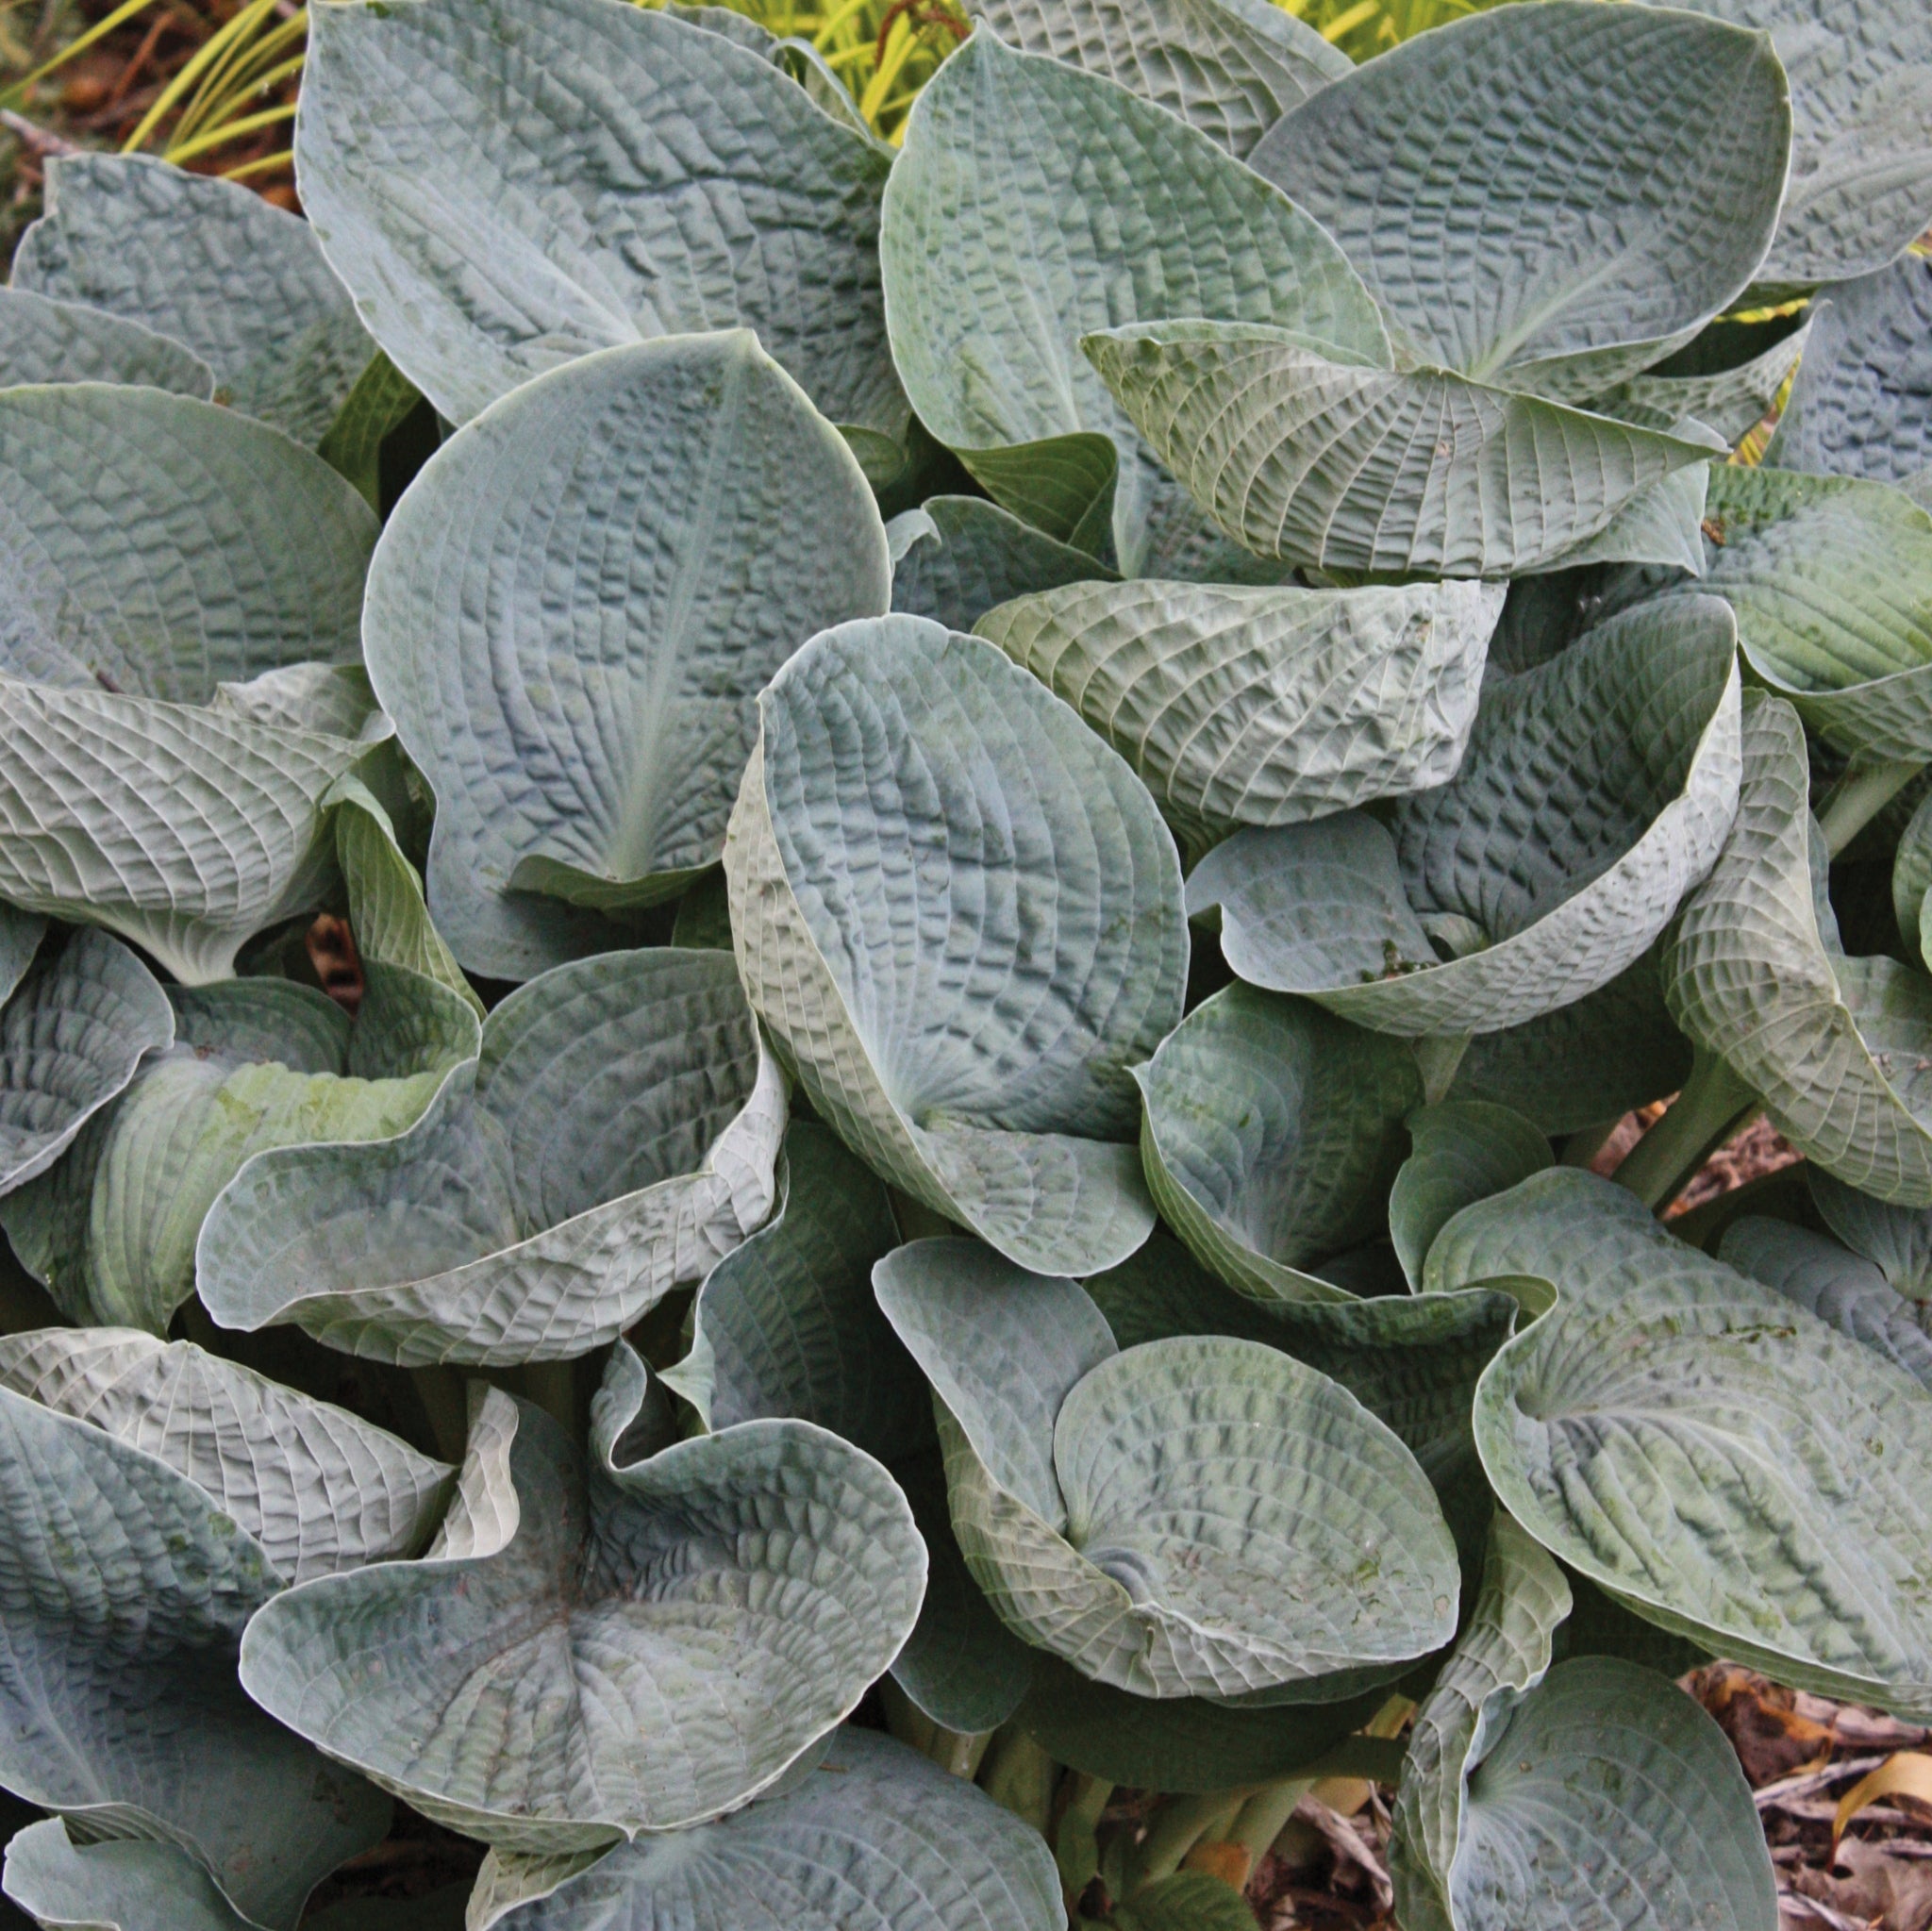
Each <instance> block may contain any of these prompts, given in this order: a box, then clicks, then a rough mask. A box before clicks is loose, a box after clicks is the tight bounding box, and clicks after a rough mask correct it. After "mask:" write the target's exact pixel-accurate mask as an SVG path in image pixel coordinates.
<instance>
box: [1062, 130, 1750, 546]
mask: <svg viewBox="0 0 1932 1931" xmlns="http://www.w3.org/2000/svg"><path fill="white" fill-rule="evenodd" d="M1318 98H1319V96H1318ZM1080 347H1081V351H1082V353H1083V354H1084V355H1085V356H1086V358H1087V359H1088V360H1089V361H1090V362H1091V363H1092V365H1093V367H1094V369H1095V371H1097V373H1098V375H1099V376H1100V379H1101V380H1102V381H1103V382H1104V383H1105V384H1106V386H1107V388H1108V391H1110V392H1111V394H1112V396H1113V397H1114V399H1115V401H1116V402H1117V403H1118V405H1119V407H1120V408H1121V409H1123V410H1124V412H1125V414H1126V416H1127V417H1128V419H1129V420H1130V421H1131V422H1132V423H1133V424H1134V426H1135V427H1136V428H1137V429H1139V431H1140V432H1141V435H1142V436H1144V437H1145V438H1146V439H1147V441H1148V443H1149V444H1150V445H1151V447H1152V448H1153V450H1154V452H1155V454H1156V455H1157V456H1158V458H1160V459H1161V461H1163V462H1164V463H1166V464H1167V465H1168V467H1169V468H1170V469H1171V470H1172V471H1173V472H1174V475H1175V476H1176V477H1177V478H1178V479H1179V482H1180V484H1181V487H1182V488H1183V489H1185V490H1186V491H1188V493H1189V494H1190V495H1191V496H1192V498H1193V499H1194V501H1195V502H1196V503H1197V504H1198V505H1199V506H1200V508H1201V509H1202V511H1203V512H1204V514H1205V515H1206V516H1207V517H1208V520H1209V521H1210V522H1211V523H1212V524H1214V525H1215V527H1216V528H1218V529H1220V530H1222V531H1224V533H1225V534H1226V535H1227V536H1229V537H1231V538H1232V539H1233V540H1234V541H1236V542H1238V543H1240V544H1241V545H1242V547H1243V548H1245V549H1248V550H1252V551H1254V552H1255V553H1256V554H1257V555H1258V556H1262V557H1275V558H1283V559H1284V560H1286V561H1289V562H1292V563H1300V564H1313V565H1320V566H1323V567H1325V568H1330V569H1338V570H1375V571H1399V572H1417V573H1420V574H1424V575H1431V576H1515V575H1521V574H1525V573H1527V572H1531V571H1536V570H1541V569H1545V568H1549V567H1552V566H1554V565H1556V564H1557V563H1558V562H1560V561H1562V560H1563V559H1565V558H1567V557H1568V556H1569V555H1570V553H1572V552H1574V551H1577V550H1579V549H1581V548H1582V547H1583V546H1585V545H1591V546H1592V547H1591V554H1592V555H1594V556H1597V557H1600V558H1602V557H1607V556H1618V557H1624V558H1632V559H1633V560H1641V561H1651V560H1657V561H1663V562H1674V561H1675V560H1676V558H1677V545H1676V543H1675V541H1674V537H1673V540H1672V541H1670V542H1669V543H1668V544H1667V545H1666V546H1665V547H1664V554H1663V555H1662V556H1661V557H1656V556H1654V552H1655V551H1656V549H1657V547H1658V546H1657V544H1656V542H1655V541H1651V540H1652V539H1654V537H1655V536H1656V534H1657V530H1656V528H1655V524H1654V520H1648V519H1640V520H1639V522H1638V523H1635V524H1632V525H1631V533H1632V534H1633V535H1634V536H1635V537H1636V538H1637V539H1638V540H1637V541H1631V542H1628V543H1618V542H1615V541H1607V532H1609V531H1610V529H1611V526H1612V524H1615V523H1616V521H1617V519H1618V517H1619V515H1620V513H1622V512H1624V511H1625V510H1626V509H1629V508H1631V506H1633V505H1635V504H1638V503H1639V500H1640V499H1641V497H1642V496H1643V495H1644V493H1645V492H1646V491H1651V490H1653V489H1655V488H1656V487H1657V486H1658V485H1659V484H1662V483H1664V482H1665V481H1666V480H1667V479H1668V478H1670V476H1671V475H1672V474H1673V473H1674V471H1678V470H1681V469H1684V468H1686V467H1687V466H1689V465H1691V464H1693V463H1707V462H1708V461H1709V459H1710V455H1711V452H1710V449H1709V447H1708V445H1707V443H1706V442H1704V441H1693V440H1691V438H1689V437H1687V436H1672V435H1666V434H1664V433H1663V432H1661V431H1659V430H1656V429H1646V428H1641V427H1639V426H1637V425H1636V424H1629V423H1620V422H1617V421H1614V420H1613V419H1611V418H1610V417H1608V416H1599V415H1592V414H1591V413H1589V412H1588V411H1586V410H1583V409H1576V408H1569V407H1567V406H1566V405H1563V404H1559V403H1554V402H1547V401H1544V400H1543V399H1542V398H1541V397H1540V396H1534V395H1524V394H1519V393H1516V392H1514V391H1508V390H1504V389H1498V388H1494V387H1491V385H1489V384H1487V383H1482V382H1477V381H1474V380H1472V379H1471V378H1469V377H1468V376H1464V375H1456V374H1453V373H1451V372H1448V371H1445V370H1440V369H1430V368H1422V369H1416V370H1393V369H1391V368H1390V367H1389V366H1388V365H1387V364H1386V362H1385V363H1382V364H1379V365H1378V364H1376V363H1374V362H1373V361H1371V360H1369V359H1368V358H1362V359H1360V360H1358V361H1353V362H1351V361H1347V360H1344V359H1343V358H1341V357H1340V356H1339V355H1338V354H1337V352H1336V351H1335V350H1334V349H1332V348H1330V347H1328V346H1327V345H1325V344H1324V343H1323V342H1321V341H1311V340H1309V339H1308V336H1307V331H1306V330H1305V329H1300V328H1281V327H1269V326H1265V325H1259V324H1256V323H1252V322H1244V321H1242V322H1221V321H1208V322H1192V321H1171V322H1170V321H1149V322H1147V323H1145V324H1142V325H1139V326H1124V327H1123V326H1115V327H1112V328H1110V329H1106V330H1102V329H1098V328H1095V329H1092V330H1090V331H1089V332H1088V333H1086V334H1085V335H1084V336H1083V338H1082V341H1081V343H1080ZM1666 534H1670V530H1669V526H1668V524H1667V526H1666Z"/></svg>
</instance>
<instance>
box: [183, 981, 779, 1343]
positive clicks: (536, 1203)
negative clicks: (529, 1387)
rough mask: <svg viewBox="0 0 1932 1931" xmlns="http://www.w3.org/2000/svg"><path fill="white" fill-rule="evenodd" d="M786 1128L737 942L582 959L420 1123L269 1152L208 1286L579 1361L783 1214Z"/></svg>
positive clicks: (335, 1320)
mask: <svg viewBox="0 0 1932 1931" xmlns="http://www.w3.org/2000/svg"><path fill="white" fill-rule="evenodd" d="M784 1127H785V1102H784V1085H783V1078H782V1075H781V1074H779V1072H778V1069H777V1067H776V1065H775V1064H774V1062H773V1060H772V1058H771V1057H770V1055H769V1054H768V1053H767V1052H766V1051H765V1050H764V1048H763V1046H762V1044H761V1042H760V1040H759V1037H758V1028H757V1027H756V1026H755V1025H754V1024H752V1018H751V1014H750V1013H749V1012H748V1011H747V1010H746V1008H745V1004H744V995H743V993H742V992H741V990H739V986H738V981H737V976H736V974H734V973H733V971H732V968H731V961H730V960H729V959H728V958H726V957H724V956H723V955H721V954H719V953H716V952H679V951H675V950H669V949H661V948H660V949H655V950H651V951H646V952H620V953H606V954H603V955H601V956H600V957H596V958H591V959H585V960H582V961H580V962H579V963H577V964H575V965H570V966H559V967H558V968H557V969H556V971H554V972H551V973H547V974H543V975H542V976H541V978H537V979H533V980H531V981H530V983H529V984H528V985H527V986H525V987H522V988H520V989H519V990H517V991H515V992H513V993H512V994H511V995H510V996H509V997H508V998H507V999H505V1000H504V1001H503V1002H502V1003H501V1004H500V1005H499V1006H497V1007H495V1008H494V1009H493V1010H492V1011H491V1014H490V1017H489V1019H488V1020H487V1021H486V1022H485V1023H484V1026H483V1043H482V1057H481V1058H480V1060H478V1061H473V1062H471V1063H470V1064H469V1065H467V1066H463V1067H459V1068H458V1069H457V1071H456V1072H455V1073H454V1074H450V1075H449V1076H448V1077H447V1078H445V1079H444V1080H443V1082H442V1084H441V1088H440V1090H438V1091H437V1094H436V1097H435V1099H434V1101H433V1102H432V1103H431V1104H430V1105H429V1106H428V1107H427V1109H426V1110H425V1111H424V1112H423V1114H422V1117H421V1118H420V1119H418V1120H417V1121H416V1124H414V1125H413V1126H411V1127H410V1128H409V1129H408V1131H407V1132H405V1133H401V1134H399V1135H398V1136H397V1137H396V1138H394V1139H391V1140H372V1141H366V1142H364V1143H362V1144H359V1145H353V1146H351V1145H341V1144H333V1145H288V1146H284V1147H281V1148H279V1149H277V1150H275V1151H273V1152H269V1153H264V1154H261V1155H258V1157H256V1158H254V1159H253V1160H251V1161H249V1163H248V1164H247V1166H246V1167H245V1168H244V1169H243V1170H242V1173H241V1174H238V1175H237V1176H236V1178H235V1180H234V1182H233V1183H232V1185H230V1186H229V1188H228V1189H227V1190H226V1191H225V1193H224V1194H223V1196H222V1198H221V1199H220V1201H219V1202H218V1203H217V1204H216V1205H215V1207H213V1209H212V1210H211V1211H210V1213H209V1215H208V1220H207V1223H206V1224H205V1225H204V1227H203V1229H202V1235H201V1240H200V1245H199V1251H198V1259H197V1275H198V1284H199V1287H200V1290H201V1297H202V1300H203V1302H204V1303H205V1305H206V1306H207V1307H208V1311H209V1312H210V1313H211V1314H212V1315H213V1316H214V1318H215V1320H216V1321H217V1322H219V1323H221V1324H222V1325H224V1326H226V1327H236V1328H242V1329H244V1330H248V1331H253V1330H255V1329H257V1328H260V1327H265V1326H268V1325H270V1324H272V1323H294V1324H295V1325H297V1326H299V1327H301V1328H303V1329H304V1330H305V1331H306V1332H307V1333H308V1334H310V1335H312V1336H314V1337H315V1338H316V1339H317V1340H322V1341H324V1342H325V1343H326V1344H328V1345H329V1346H331V1347H338V1348H341V1349H343V1350H344V1351H346V1352H348V1353H352V1354H359V1355H366V1356H369V1357H374V1358H375V1359H378V1360H386V1361H397V1362H402V1363H404V1364H406V1365H409V1366H421V1365H425V1364H426V1363H430V1362H438V1361H464V1362H475V1363H478V1364H483V1365H498V1366H509V1365H513V1364H516V1363H519V1362H525V1361H542V1360H568V1359H570V1358H572V1357H575V1356H577V1355H582V1354H587V1353H589V1352H590V1351H591V1349H592V1348H596V1347H601V1346H602V1345H604V1344H605V1343H606V1342H608V1341H610V1340H614V1339H615V1338H616V1337H617V1336H618V1335H619V1334H620V1333H622V1332H623V1331H624V1329H625V1328H627V1327H629V1326H630V1325H631V1323H633V1322H635V1321H637V1320H638V1319H639V1318H640V1317H641V1315H643V1314H644V1313H646V1312H647V1311H648V1310H649V1309H650V1308H652V1307H655V1306H656V1305H657V1304H658V1301H660V1300H661V1299H662V1298H663V1297H664V1295H665V1294H667V1293H669V1292H670V1291H671V1290H672V1289H673V1288H675V1287H677V1286H679V1285H681V1284H684V1283H688V1282H692V1281H696V1280H700V1279H702V1278H703V1277H704V1275H705V1274H706V1273H708V1272H709V1271H710V1269H711V1268H712V1266H713V1265H715V1263H716V1262H717V1261H719V1260H720V1259H722V1258H723V1257H724V1256H725V1255H726V1254H728V1253H729V1252H730V1251H731V1250H732V1248H734V1247H736V1246H737V1245H738V1243H739V1242H740V1241H741V1240H743V1239H744V1237H745V1236H746V1235H747V1234H748V1233H750V1232H751V1231H752V1229H753V1228H755V1227H757V1226H758V1225H759V1224H762V1222H763V1221H764V1220H765V1218H766V1216H767V1215H768V1214H769V1213H770V1212H771V1209H772V1205H773V1202H774V1197H775V1192H776V1189H775V1183H774V1177H773V1163H774V1160H775V1159H776V1157H777V1153H778V1145H779V1140H780V1139H781V1137H782V1135H783V1132H784Z"/></svg>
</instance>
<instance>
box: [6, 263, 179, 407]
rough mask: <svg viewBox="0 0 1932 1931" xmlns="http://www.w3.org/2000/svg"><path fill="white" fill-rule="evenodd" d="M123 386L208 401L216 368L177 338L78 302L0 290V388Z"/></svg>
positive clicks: (15, 289) (16, 290)
mask: <svg viewBox="0 0 1932 1931" xmlns="http://www.w3.org/2000/svg"><path fill="white" fill-rule="evenodd" d="M28 382H123V383H128V384H132V385H137V386H139V385H144V386H146V387H147V388H150V389H166V390H172V391H174V392H175V394H176V395H192V396H194V397H197V398H198V399H199V400H200V401H202V402H208V401H210V400H212V399H213V396H214V392H215V377H214V371H213V370H212V369H210V368H209V367H208V364H207V363H206V362H204V361H203V360H202V359H201V358H200V357H199V356H196V355H193V354H192V353H191V352H190V351H189V350H187V349H185V348H183V347H182V346H181V344H180V343H179V342H177V341H170V340H169V339H168V338H167V337H166V336H164V335H157V334H156V333H155V332H154V330H153V329H151V328H143V327H142V325H141V324H140V323H139V322H127V321H124V320H123V319H122V318H121V317H120V316H118V315H110V314H108V311H107V310H106V309H105V308H89V307H88V306H87V305H86V304H85V303H83V302H61V301H57V300H55V299H54V298H53V297H52V296H50V295H37V294H35V293H34V292H33V291H31V290H28V289H25V288H9V289H0V387H4V388H8V389H11V388H14V387H15V386H17V385H19V384H22V383H28Z"/></svg>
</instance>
